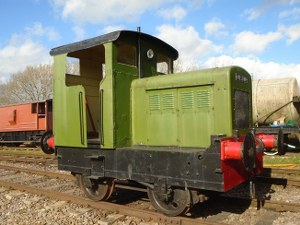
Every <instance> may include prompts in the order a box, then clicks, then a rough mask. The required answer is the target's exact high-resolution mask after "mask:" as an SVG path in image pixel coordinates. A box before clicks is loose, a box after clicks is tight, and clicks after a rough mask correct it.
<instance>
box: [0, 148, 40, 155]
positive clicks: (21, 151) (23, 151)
mask: <svg viewBox="0 0 300 225" xmlns="http://www.w3.org/2000/svg"><path fill="white" fill-rule="evenodd" d="M0 154H16V155H18V154H20V155H21V154H26V155H45V153H43V151H42V150H41V149H39V148H38V149H36V150H28V149H0Z"/></svg>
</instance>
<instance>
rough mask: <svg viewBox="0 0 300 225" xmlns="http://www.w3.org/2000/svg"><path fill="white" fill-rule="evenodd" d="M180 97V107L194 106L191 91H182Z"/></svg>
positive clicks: (188, 107) (189, 107)
mask: <svg viewBox="0 0 300 225" xmlns="http://www.w3.org/2000/svg"><path fill="white" fill-rule="evenodd" d="M180 97H181V108H182V109H191V108H193V106H194V95H193V92H182V93H181V94H180Z"/></svg>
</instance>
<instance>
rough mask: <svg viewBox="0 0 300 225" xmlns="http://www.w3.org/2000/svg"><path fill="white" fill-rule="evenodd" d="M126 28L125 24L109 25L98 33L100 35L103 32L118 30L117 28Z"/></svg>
mask: <svg viewBox="0 0 300 225" xmlns="http://www.w3.org/2000/svg"><path fill="white" fill-rule="evenodd" d="M124 29H125V26H123V25H116V26H107V27H104V28H103V29H102V30H101V31H99V32H98V33H99V34H100V35H102V34H107V33H110V32H112V31H116V30H124Z"/></svg>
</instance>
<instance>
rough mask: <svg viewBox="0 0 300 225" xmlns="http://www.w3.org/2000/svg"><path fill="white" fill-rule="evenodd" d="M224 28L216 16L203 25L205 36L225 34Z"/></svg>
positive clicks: (226, 33)
mask: <svg viewBox="0 0 300 225" xmlns="http://www.w3.org/2000/svg"><path fill="white" fill-rule="evenodd" d="M225 28H226V27H225V25H224V24H223V23H222V22H221V20H220V19H218V18H214V19H212V20H211V21H210V22H208V23H206V24H205V25H204V30H205V34H206V36H211V35H213V36H216V37H220V36H227V35H228V32H226V31H225Z"/></svg>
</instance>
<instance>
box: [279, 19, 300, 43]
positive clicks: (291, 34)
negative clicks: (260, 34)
mask: <svg viewBox="0 0 300 225" xmlns="http://www.w3.org/2000/svg"><path fill="white" fill-rule="evenodd" d="M278 30H279V31H280V32H281V33H282V34H284V35H285V36H287V38H288V40H287V42H288V44H292V43H293V42H295V41H297V40H298V39H300V23H298V24H294V25H291V26H289V27H286V26H284V25H279V26H278Z"/></svg>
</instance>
